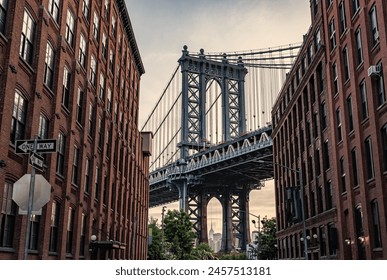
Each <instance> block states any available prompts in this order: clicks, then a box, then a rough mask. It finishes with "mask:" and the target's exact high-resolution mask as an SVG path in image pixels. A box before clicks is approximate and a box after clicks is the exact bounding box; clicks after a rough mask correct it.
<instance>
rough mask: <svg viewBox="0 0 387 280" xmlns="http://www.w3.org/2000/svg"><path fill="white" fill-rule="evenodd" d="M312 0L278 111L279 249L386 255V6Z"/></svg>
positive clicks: (315, 254) (299, 253) (324, 255)
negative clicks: (309, 21)
mask: <svg viewBox="0 0 387 280" xmlns="http://www.w3.org/2000/svg"><path fill="white" fill-rule="evenodd" d="M310 4H311V22H312V23H311V27H310V29H309V30H308V33H307V34H306V35H305V36H304V43H303V46H302V49H301V51H300V52H299V54H298V57H297V59H296V61H295V64H294V66H293V68H292V70H291V71H290V72H289V74H288V76H287V80H286V82H285V84H284V86H283V89H282V90H281V92H280V94H279V97H278V99H277V101H276V103H275V105H274V107H273V111H272V115H273V126H274V129H273V135H272V137H273V150H274V162H275V163H276V164H275V166H274V168H275V185H276V207H277V208H276V212H277V219H278V221H277V225H278V233H277V241H278V249H279V251H278V256H279V258H280V259H301V258H305V254H304V252H305V250H304V244H305V243H304V242H303V240H304V239H303V238H306V240H307V241H306V243H307V254H308V255H307V256H308V259H386V258H387V246H386V244H385V241H386V240H387V220H386V211H387V199H386V198H387V182H386V176H387V103H386V92H385V83H384V78H383V77H384V76H385V75H387V67H386V65H387V40H386V39H387V37H386V36H387V30H386V26H387V3H386V2H385V1H381V0H373V1H365V0H351V1H343V0H320V1H318V0H311V1H310ZM385 73H386V74H385ZM289 168H292V169H293V170H290V169H289ZM298 175H301V176H298ZM299 177H301V178H299ZM300 179H301V180H302V181H301V180H300ZM300 185H303V187H304V188H303V199H304V200H303V201H302V200H301V198H302V195H301V194H302V192H301V191H300V188H299V186H300ZM302 202H303V203H302ZM302 206H303V207H302ZM302 209H304V217H305V219H304V220H303V219H302ZM303 221H305V223H303ZM304 225H305V229H306V230H305V231H306V236H304V234H303V230H304Z"/></svg>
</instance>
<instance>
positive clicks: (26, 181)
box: [12, 174, 51, 214]
mask: <svg viewBox="0 0 387 280" xmlns="http://www.w3.org/2000/svg"><path fill="white" fill-rule="evenodd" d="M30 183H31V174H24V175H23V177H21V178H20V179H19V180H17V181H16V182H15V183H14V184H13V194H12V199H13V200H14V201H15V202H16V204H17V205H18V206H19V212H20V213H21V214H26V213H27V210H28V200H29V192H30ZM50 196H51V185H50V183H49V182H48V181H47V180H46V179H45V178H44V177H43V176H42V175H40V174H37V175H35V187H34V199H33V202H32V209H31V211H32V213H33V214H40V213H41V208H42V207H43V206H44V205H46V203H47V202H49V201H50Z"/></svg>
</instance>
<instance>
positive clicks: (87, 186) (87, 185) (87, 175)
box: [83, 158, 90, 193]
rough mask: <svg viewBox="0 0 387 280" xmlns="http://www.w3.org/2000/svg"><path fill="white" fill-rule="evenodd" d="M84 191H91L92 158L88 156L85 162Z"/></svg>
mask: <svg viewBox="0 0 387 280" xmlns="http://www.w3.org/2000/svg"><path fill="white" fill-rule="evenodd" d="M84 184H85V185H84V188H83V189H84V191H85V193H89V192H90V159H89V158H86V162H85V182H84Z"/></svg>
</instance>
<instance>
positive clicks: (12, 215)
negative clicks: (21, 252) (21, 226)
mask: <svg viewBox="0 0 387 280" xmlns="http://www.w3.org/2000/svg"><path fill="white" fill-rule="evenodd" d="M12 193H13V185H12V184H11V183H8V182H5V184H4V189H3V193H2V194H1V195H2V199H1V200H0V207H1V208H0V209H1V212H0V247H8V248H12V243H13V237H14V232H15V220H16V214H17V213H16V209H17V206H16V203H15V202H14V201H13V200H12Z"/></svg>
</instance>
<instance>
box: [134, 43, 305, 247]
mask: <svg viewBox="0 0 387 280" xmlns="http://www.w3.org/2000/svg"><path fill="white" fill-rule="evenodd" d="M300 47H301V44H291V45H286V46H279V47H274V48H267V49H260V50H252V51H241V52H228V53H223V52H219V53H205V51H204V50H203V49H201V50H199V52H197V53H192V52H191V51H190V50H188V47H187V46H184V47H183V50H182V55H181V57H180V59H178V65H177V67H176V69H175V71H174V72H173V74H172V77H171V78H170V79H169V81H168V83H167V86H166V88H165V89H164V91H163V92H162V94H161V96H160V98H159V99H158V101H157V102H156V104H155V106H154V108H153V110H152V111H151V113H150V115H149V117H148V119H147V120H146V122H145V124H144V126H143V127H142V131H151V132H152V133H153V151H152V155H151V158H150V178H149V180H150V207H156V206H160V205H164V204H167V203H170V202H174V201H178V202H179V207H180V209H184V210H185V211H187V213H188V214H189V215H190V219H191V221H192V222H193V225H194V230H195V231H196V233H197V237H198V240H199V242H208V236H207V232H208V231H207V205H208V202H209V201H210V200H211V199H212V198H217V199H218V200H219V202H220V204H221V208H222V213H223V224H222V244H221V249H222V250H225V251H231V250H232V249H233V248H246V244H247V243H249V241H250V236H249V233H250V229H249V217H248V213H249V203H248V202H249V193H250V192H251V191H252V190H259V189H260V188H261V187H262V186H264V182H265V181H266V180H269V179H272V178H273V168H272V164H270V162H271V161H272V139H271V132H272V127H271V108H272V106H273V104H274V102H275V99H276V97H277V95H278V93H279V92H280V90H281V86H282V84H283V82H284V81H285V79H286V73H287V72H288V71H289V70H290V69H291V67H292V64H293V61H294V59H295V58H296V56H297V54H298V51H299V49H300ZM268 162H269V164H268ZM235 240H237V242H238V244H234V243H235Z"/></svg>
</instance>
